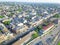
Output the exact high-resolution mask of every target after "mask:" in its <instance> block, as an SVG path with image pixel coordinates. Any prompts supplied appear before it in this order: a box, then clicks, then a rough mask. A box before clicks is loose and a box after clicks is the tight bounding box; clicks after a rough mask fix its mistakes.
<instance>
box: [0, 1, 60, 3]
mask: <svg viewBox="0 0 60 45" xmlns="http://www.w3.org/2000/svg"><path fill="white" fill-rule="evenodd" d="M1 1H10V2H35V3H36V2H38V3H60V0H0V2H1Z"/></svg>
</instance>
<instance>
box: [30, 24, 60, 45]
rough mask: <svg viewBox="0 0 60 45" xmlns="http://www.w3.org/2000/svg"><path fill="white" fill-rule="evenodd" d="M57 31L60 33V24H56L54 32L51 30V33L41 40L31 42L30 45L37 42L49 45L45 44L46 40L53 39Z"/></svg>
mask: <svg viewBox="0 0 60 45" xmlns="http://www.w3.org/2000/svg"><path fill="white" fill-rule="evenodd" d="M59 31H60V24H58V27H56V28H55V29H54V30H51V33H49V34H47V35H45V36H42V37H41V38H40V37H38V38H37V39H35V40H33V41H32V42H31V43H30V45H35V44H36V43H37V42H39V41H42V42H43V45H49V44H47V42H46V40H47V39H48V38H54V37H55V36H56V34H57V33H58V32H59ZM51 35H53V36H51Z"/></svg>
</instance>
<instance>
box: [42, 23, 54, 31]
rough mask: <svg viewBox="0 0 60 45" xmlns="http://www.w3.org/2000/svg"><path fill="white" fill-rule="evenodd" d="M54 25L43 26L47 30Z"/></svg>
mask: <svg viewBox="0 0 60 45" xmlns="http://www.w3.org/2000/svg"><path fill="white" fill-rule="evenodd" d="M52 25H53V24H51V23H50V24H49V25H47V26H43V30H47V29H48V28H49V27H51V26H52Z"/></svg>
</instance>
